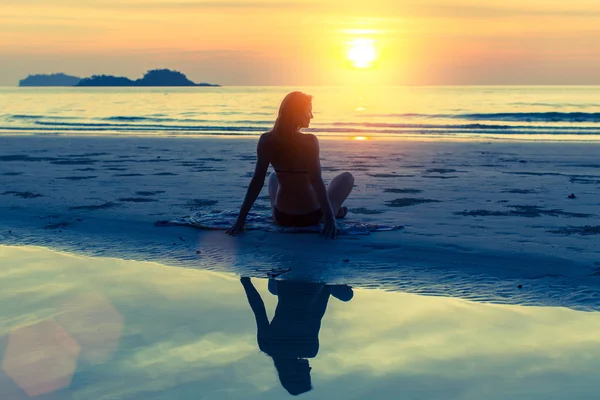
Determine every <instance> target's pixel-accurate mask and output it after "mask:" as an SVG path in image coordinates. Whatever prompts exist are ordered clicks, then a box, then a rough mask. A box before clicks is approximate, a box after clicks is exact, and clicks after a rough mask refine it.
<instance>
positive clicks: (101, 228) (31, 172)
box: [0, 136, 600, 309]
mask: <svg viewBox="0 0 600 400" xmlns="http://www.w3.org/2000/svg"><path fill="white" fill-rule="evenodd" d="M255 143H256V141H255V140H254V139H252V140H247V139H239V140H234V139H230V140H221V139H220V138H219V139H212V140H208V139H207V140H196V139H188V140H185V139H173V138H164V137H163V138H148V137H146V138H137V137H126V138H123V137H118V138H107V137H94V138H91V137H77V138H69V137H51V138H49V137H39V136H38V137H33V138H31V137H27V138H25V137H12V138H7V137H0V144H1V145H2V149H3V150H2V152H1V153H0V160H1V161H0V163H1V164H0V165H1V166H2V171H0V184H1V186H2V187H3V190H2V192H0V243H4V244H30V245H41V246H46V247H49V248H56V249H63V250H66V251H70V252H78V253H81V254H87V255H109V256H110V255H114V256H117V257H120V258H124V259H136V260H149V261H157V262H161V263H164V264H167V265H174V266H179V267H185V268H198V269H214V270H218V271H224V272H230V273H237V274H247V275H249V276H258V277H266V276H268V275H269V274H273V273H275V274H278V273H280V272H281V271H285V270H287V269H289V268H292V269H291V271H289V272H286V273H284V274H282V275H281V279H307V280H311V281H325V282H336V283H352V284H355V285H357V286H358V287H367V288H368V287H379V288H385V289H387V290H401V291H408V292H415V293H429V294H432V295H443V296H454V297H461V298H468V299H476V300H479V301H486V302H488V301H489V302H509V303H513V304H552V305H565V306H568V307H573V308H583V309H598V308H600V301H599V300H597V299H598V298H600V281H598V279H597V278H596V277H595V276H596V272H597V269H598V268H599V267H600V266H599V265H598V262H600V251H599V250H598V249H597V246H596V242H597V235H595V234H594V233H593V230H590V233H591V234H589V235H586V234H585V231H584V230H582V231H581V233H578V231H577V229H579V228H578V227H585V226H591V227H593V226H600V216H598V215H597V210H598V208H597V207H598V205H597V186H598V185H599V183H598V182H600V171H599V168H600V165H598V164H597V149H595V147H594V146H589V145H586V144H570V145H557V144H556V143H551V144H549V143H529V144H525V145H523V144H521V143H505V142H502V143H500V142H491V143H479V142H452V143H451V142H443V143H440V142H395V143H396V144H397V145H396V146H389V145H388V144H389V143H390V142H384V141H341V140H336V141H328V142H327V144H326V145H325V144H324V145H323V146H322V165H323V176H324V178H325V180H326V181H328V180H329V179H331V178H332V177H333V176H335V175H336V174H338V173H340V172H343V171H351V172H352V173H353V174H355V177H356V182H357V183H356V184H357V187H356V188H355V190H354V191H353V193H352V194H351V196H350V198H349V200H348V202H347V205H348V207H349V208H350V213H349V216H348V217H347V218H348V219H351V220H354V221H360V222H362V223H381V224H391V225H396V224H401V225H404V226H405V229H403V230H402V231H398V232H376V233H374V234H372V235H370V236H364V237H343V238H340V239H339V240H336V241H335V242H329V241H324V239H322V238H320V237H318V235H310V234H308V235H298V234H275V233H268V232H262V231H252V232H248V233H247V234H245V235H243V236H242V237H238V238H230V237H228V236H226V235H224V234H223V232H221V231H216V232H215V231H201V230H197V229H193V228H187V227H155V226H154V222H156V221H158V220H165V219H171V218H177V217H183V216H186V215H190V214H192V213H195V212H202V211H205V212H206V211H210V210H213V209H219V210H229V209H232V210H235V209H236V208H238V207H239V205H240V204H241V200H242V199H243V196H244V193H245V190H246V187H247V184H248V182H249V179H250V176H251V174H252V171H253V169H254V159H255V155H254V152H255ZM570 193H575V194H576V196H577V198H576V199H569V198H568V197H567V196H568V195H569V194H570ZM254 210H256V211H259V212H268V211H266V210H269V203H268V200H267V199H266V198H265V192H264V191H263V193H262V194H261V196H260V197H259V199H258V201H257V203H256V204H255V207H254ZM573 229H575V230H574V232H571V230H573ZM302 249H310V250H309V251H304V250H302ZM196 251H200V252H201V254H200V255H199V254H197V253H196ZM345 259H348V260H349V261H348V262H344V260H345ZM518 285H523V286H524V287H525V288H526V290H519V289H517V286H518ZM596 296H598V297H596Z"/></svg>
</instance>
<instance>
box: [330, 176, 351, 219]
mask: <svg viewBox="0 0 600 400" xmlns="http://www.w3.org/2000/svg"><path fill="white" fill-rule="evenodd" d="M353 186H354V176H353V175H352V174H351V173H350V172H344V173H342V174H339V175H338V176H336V177H335V178H333V180H332V181H331V182H330V183H329V185H328V186H327V195H328V196H329V202H330V203H331V208H332V209H333V215H336V216H338V212H339V211H340V208H341V207H342V204H343V203H344V201H345V200H346V198H347V197H348V196H349V195H350V192H351V191H352V187H353ZM344 215H345V214H344ZM340 216H341V215H340Z"/></svg>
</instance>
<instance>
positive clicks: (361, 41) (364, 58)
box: [347, 38, 377, 69]
mask: <svg viewBox="0 0 600 400" xmlns="http://www.w3.org/2000/svg"><path fill="white" fill-rule="evenodd" d="M348 45H349V49H348V54H347V57H348V60H350V62H351V63H352V65H353V66H354V67H355V68H361V69H364V68H369V67H371V66H372V65H373V62H374V61H375V60H376V59H377V52H376V51H375V41H374V40H373V39H366V38H357V39H354V40H352V41H350V42H348Z"/></svg>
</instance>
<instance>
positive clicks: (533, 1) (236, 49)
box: [0, 0, 600, 86]
mask: <svg viewBox="0 0 600 400" xmlns="http://www.w3.org/2000/svg"><path fill="white" fill-rule="evenodd" d="M356 39H366V40H369V41H370V43H372V46H373V49H374V51H375V53H376V60H375V61H374V62H373V63H371V64H369V67H368V68H356V67H355V66H354V65H353V64H352V63H351V62H350V61H349V60H348V56H347V54H348V52H349V50H350V49H349V46H350V45H349V43H352V42H353V41H355V40H356ZM153 68H171V69H176V70H179V71H181V72H183V73H185V74H186V75H187V76H188V78H190V79H192V80H194V81H195V82H210V83H220V84H223V85H228V86H231V85H303V86H310V85H357V84H372V85H380V84H382V85H570V84H581V85H587V84H600V1H599V0H577V1H573V0H526V1H524V0H503V1H502V2H490V1H488V0H485V1H483V0H471V1H467V0H423V1H414V0H365V1H357V0H209V1H202V0H52V1H50V0H0V85H6V86H12V85H16V84H18V80H19V79H22V78H24V77H25V76H27V75H28V74H37V73H54V72H64V73H68V74H73V75H77V76H81V77H85V76H90V75H93V74H111V75H117V76H127V77H129V78H132V79H136V78H139V77H141V76H142V75H143V74H144V72H145V71H147V70H149V69H153Z"/></svg>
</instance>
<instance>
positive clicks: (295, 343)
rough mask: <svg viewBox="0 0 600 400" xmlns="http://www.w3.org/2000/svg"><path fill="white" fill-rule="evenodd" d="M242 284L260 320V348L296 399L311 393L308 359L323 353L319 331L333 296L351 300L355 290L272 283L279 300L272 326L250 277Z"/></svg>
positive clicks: (270, 283)
mask: <svg viewBox="0 0 600 400" xmlns="http://www.w3.org/2000/svg"><path fill="white" fill-rule="evenodd" d="M241 282H242V285H243V286H244V290H245V291H246V296H247V297H248V302H249V303H250V307H251V308H252V311H253V312H254V317H255V318H256V327H257V339H258V347H259V348H260V350H261V351H263V352H265V353H266V354H268V355H269V356H271V357H272V358H273V363H274V364H275V368H276V369H277V373H278V374H279V380H280V381H281V385H282V386H283V387H284V388H285V389H286V390H287V391H288V392H289V393H290V394H292V395H294V396H295V395H299V394H302V393H305V392H308V391H309V390H311V389H312V384H311V379H310V370H311V368H310V365H309V363H308V360H307V358H314V357H315V356H316V355H317V353H318V351H319V330H320V329H321V319H322V318H323V315H325V310H326V309H327V302H328V300H329V295H333V296H334V297H337V298H338V299H340V300H342V301H350V299H352V296H353V292H352V288H350V287H349V286H346V285H339V286H330V285H323V284H318V283H308V282H291V281H270V282H269V290H270V291H271V292H272V293H273V294H276V295H277V296H278V298H279V299H278V302H277V308H276V309H275V316H274V317H273V320H272V321H271V322H270V323H269V319H268V317H267V311H266V309H265V304H264V303H263V301H262V298H261V297H260V294H259V293H258V291H257V290H256V288H255V287H254V285H253V284H252V282H251V281H250V278H242V279H241Z"/></svg>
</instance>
